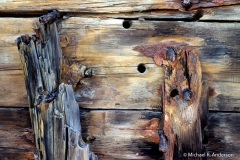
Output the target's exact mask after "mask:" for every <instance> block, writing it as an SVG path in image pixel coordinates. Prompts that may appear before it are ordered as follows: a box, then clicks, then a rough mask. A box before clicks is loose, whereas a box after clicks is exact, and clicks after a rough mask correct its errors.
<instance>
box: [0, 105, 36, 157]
mask: <svg viewBox="0 0 240 160" xmlns="http://www.w3.org/2000/svg"><path fill="white" fill-rule="evenodd" d="M0 122H1V123H0V159H1V160H19V159H21V160H33V159H34V158H33V152H34V150H35V147H34V144H33V136H32V130H31V122H30V117H29V111H28V109H26V108H0Z"/></svg>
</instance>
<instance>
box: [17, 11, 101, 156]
mask: <svg viewBox="0 0 240 160" xmlns="http://www.w3.org/2000/svg"><path fill="white" fill-rule="evenodd" d="M58 17H59V13H58V12H57V11H53V12H51V13H49V14H47V15H44V16H41V17H40V18H38V20H37V21H36V23H35V29H34V30H35V32H36V35H33V36H29V35H23V36H21V37H19V38H18V39H17V45H18V50H19V54H20V58H21V62H22V65H23V71H24V76H25V84H26V89H27V93H28V97H29V102H30V117H31V122H32V126H33V130H34V134H35V146H36V149H37V151H36V153H35V154H34V155H35V157H36V159H38V160H47V159H49V160H77V159H83V160H89V159H91V160H97V159H98V158H97V156H96V155H95V154H94V153H92V152H91V151H89V145H88V144H86V143H85V142H83V140H82V135H81V124H80V121H79V119H80V115H79V106H78V104H77V102H76V100H75V97H74V91H73V88H72V86H71V85H67V84H63V83H62V84H61V72H62V71H61V69H62V64H61V63H62V51H61V47H60V40H59V36H58V31H57V25H56V20H57V18H58ZM71 75H72V74H71Z"/></svg>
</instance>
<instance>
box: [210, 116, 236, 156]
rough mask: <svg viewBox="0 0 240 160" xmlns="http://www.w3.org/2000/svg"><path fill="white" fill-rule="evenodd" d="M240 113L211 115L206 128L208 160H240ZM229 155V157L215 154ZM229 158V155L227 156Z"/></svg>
mask: <svg viewBox="0 0 240 160" xmlns="http://www.w3.org/2000/svg"><path fill="white" fill-rule="evenodd" d="M239 118H240V114H239V113H211V114H210V115H209V119H208V126H207V128H206V136H207V138H206V139H207V140H206V143H207V145H206V148H207V151H208V152H209V155H210V156H211V157H209V158H208V159H213V160H224V159H231V160H238V159H239V157H240V153H239V152H238V151H239V150H240V145H239V144H240V135H239V129H240V124H239ZM213 153H215V155H216V154H220V153H221V154H228V156H229V157H224V156H221V155H218V156H216V157H214V154H213ZM225 156H227V155H225Z"/></svg>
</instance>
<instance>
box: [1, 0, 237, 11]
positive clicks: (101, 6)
mask: <svg viewBox="0 0 240 160" xmlns="http://www.w3.org/2000/svg"><path fill="white" fill-rule="evenodd" d="M1 3H2V4H1V7H0V11H2V12H4V13H6V12H7V13H8V12H20V11H21V12H39V11H44V10H53V9H58V10H59V11H64V12H80V13H123V12H142V11H146V10H154V9H155V10H167V9H169V10H182V11H183V10H185V9H184V8H183V6H182V4H181V1H178V0H162V1H139V0H136V1H131V2H129V1H117V0H114V1H105V0H101V1H99V0H89V1H80V0H78V1H74V0H70V1H66V0H61V1H54V0H46V1H41V0H34V1H23V0H16V1H11V0H5V1H2V2H1ZM236 4H239V1H238V0H226V1H214V0H211V1H208V0H202V1H193V5H192V7H191V8H190V9H201V8H210V7H218V6H228V5H236Z"/></svg>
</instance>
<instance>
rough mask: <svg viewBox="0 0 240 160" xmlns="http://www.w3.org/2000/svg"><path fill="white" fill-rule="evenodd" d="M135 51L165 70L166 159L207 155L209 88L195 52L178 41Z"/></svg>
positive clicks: (163, 146)
mask: <svg viewBox="0 0 240 160" xmlns="http://www.w3.org/2000/svg"><path fill="white" fill-rule="evenodd" d="M135 50H137V51H140V52H142V53H144V54H145V55H146V56H149V57H152V58H153V59H154V61H155V63H156V64H157V65H159V66H163V67H164V72H165V80H164V83H163V84H162V106H163V120H162V121H161V123H160V124H161V125H162V126H160V128H162V129H163V130H160V131H159V138H160V143H159V151H161V152H163V153H164V157H165V159H166V160H172V159H188V158H190V159H191V154H195V153H198V154H202V153H203V154H204V147H203V144H202V140H203V130H204V127H205V126H206V122H207V115H208V106H207V98H208V88H207V87H206V84H205V82H204V83H203V81H202V70H201V64H200V61H199V58H198V56H197V54H196V51H194V49H193V48H191V47H190V46H188V45H187V44H185V43H176V42H163V43H158V44H154V45H144V46H137V47H135ZM199 159H201V157H199Z"/></svg>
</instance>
